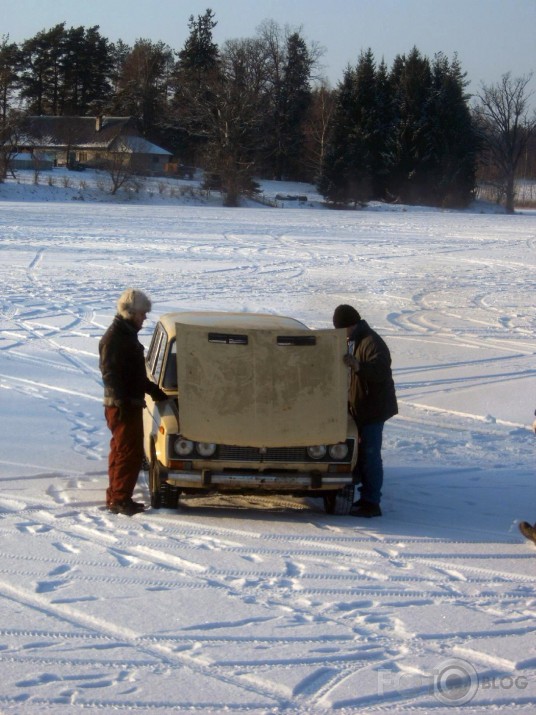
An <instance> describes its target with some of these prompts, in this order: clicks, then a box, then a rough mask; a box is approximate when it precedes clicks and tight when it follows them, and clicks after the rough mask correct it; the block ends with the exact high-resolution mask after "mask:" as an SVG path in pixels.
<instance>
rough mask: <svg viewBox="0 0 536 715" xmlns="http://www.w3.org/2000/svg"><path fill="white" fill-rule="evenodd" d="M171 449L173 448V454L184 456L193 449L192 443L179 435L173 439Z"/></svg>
mask: <svg viewBox="0 0 536 715" xmlns="http://www.w3.org/2000/svg"><path fill="white" fill-rule="evenodd" d="M173 449H174V450H175V454H178V455H179V456H180V457H186V456H187V455H188V454H191V453H192V452H193V451H194V443H193V442H190V440H189V439H184V438H183V437H179V438H178V439H176V440H175V444H174V445H173Z"/></svg>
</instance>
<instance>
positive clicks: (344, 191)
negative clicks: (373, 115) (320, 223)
mask: <svg viewBox="0 0 536 715" xmlns="http://www.w3.org/2000/svg"><path fill="white" fill-rule="evenodd" d="M356 85H357V80H356V71H355V69H354V68H352V67H350V66H348V67H347V68H346V70H345V72H344V76H343V79H342V81H341V82H340V83H339V85H338V87H337V93H336V104H335V111H334V114H333V123H332V128H331V132H330V138H329V142H328V148H327V150H326V152H325V156H324V162H323V165H322V172H321V175H320V178H319V181H318V190H319V191H320V193H321V194H322V195H323V196H324V197H325V198H326V199H327V200H328V201H330V202H332V203H334V204H335V205H345V204H347V203H349V202H350V201H352V200H353V201H358V200H359V198H360V192H359V189H358V187H357V186H356V180H355V165H354V160H353V151H352V147H351V136H352V134H353V131H354V126H355V107H356V94H357V93H356Z"/></svg>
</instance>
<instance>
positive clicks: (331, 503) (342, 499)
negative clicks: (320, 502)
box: [324, 484, 355, 515]
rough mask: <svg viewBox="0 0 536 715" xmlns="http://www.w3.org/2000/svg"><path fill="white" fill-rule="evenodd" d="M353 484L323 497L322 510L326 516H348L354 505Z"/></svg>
mask: <svg viewBox="0 0 536 715" xmlns="http://www.w3.org/2000/svg"><path fill="white" fill-rule="evenodd" d="M354 491H355V487H354V485H353V484H348V485H347V486H345V487H343V488H342V489H339V490H338V491H336V492H328V493H327V494H325V495H324V510H325V512H326V514H341V515H344V514H349V513H350V509H351V508H352V504H353V503H354Z"/></svg>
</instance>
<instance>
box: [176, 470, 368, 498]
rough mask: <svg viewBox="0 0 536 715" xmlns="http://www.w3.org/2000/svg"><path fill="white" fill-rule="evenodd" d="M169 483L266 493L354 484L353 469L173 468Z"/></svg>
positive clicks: (332, 487) (208, 488) (330, 489)
mask: <svg viewBox="0 0 536 715" xmlns="http://www.w3.org/2000/svg"><path fill="white" fill-rule="evenodd" d="M166 476H167V479H166V481H167V483H168V484H171V485H172V486H175V487H182V488H183V489H202V490H207V491H210V490H211V489H217V490H218V491H244V490H253V491H256V490H258V491H266V492H274V493H277V492H289V493H292V492H308V491H311V492H318V491H334V490H338V489H343V488H344V487H345V486H347V485H349V484H353V483H354V482H353V475H352V472H346V473H328V472H310V473H303V472H302V473H288V472H270V473H269V474H267V473H259V472H251V473H248V472H238V471H236V472H233V471H224V472H218V471H213V470H210V469H203V470H202V471H200V472H195V471H192V472H188V471H169V472H168V473H167V475H166Z"/></svg>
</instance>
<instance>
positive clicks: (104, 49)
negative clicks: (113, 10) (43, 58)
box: [59, 25, 112, 116]
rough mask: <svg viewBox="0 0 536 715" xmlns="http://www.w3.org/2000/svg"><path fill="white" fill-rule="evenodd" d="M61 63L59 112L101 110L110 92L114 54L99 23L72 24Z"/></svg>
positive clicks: (76, 112)
mask: <svg viewBox="0 0 536 715" xmlns="http://www.w3.org/2000/svg"><path fill="white" fill-rule="evenodd" d="M60 67H61V75H62V80H61V84H62V92H61V104H60V108H59V111H60V114H63V115H80V116H85V115H87V114H97V113H99V112H100V109H101V108H102V107H103V106H105V104H106V103H107V102H108V100H109V98H110V96H111V84H110V75H111V71H112V56H111V50H110V45H109V43H108V40H106V39H105V38H104V37H102V35H101V34H100V32H99V27H98V25H95V26H94V27H90V28H88V29H85V28H83V27H77V28H74V27H71V28H70V29H69V30H67V31H66V32H65V35H64V38H63V54H62V57H61V60H60Z"/></svg>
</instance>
